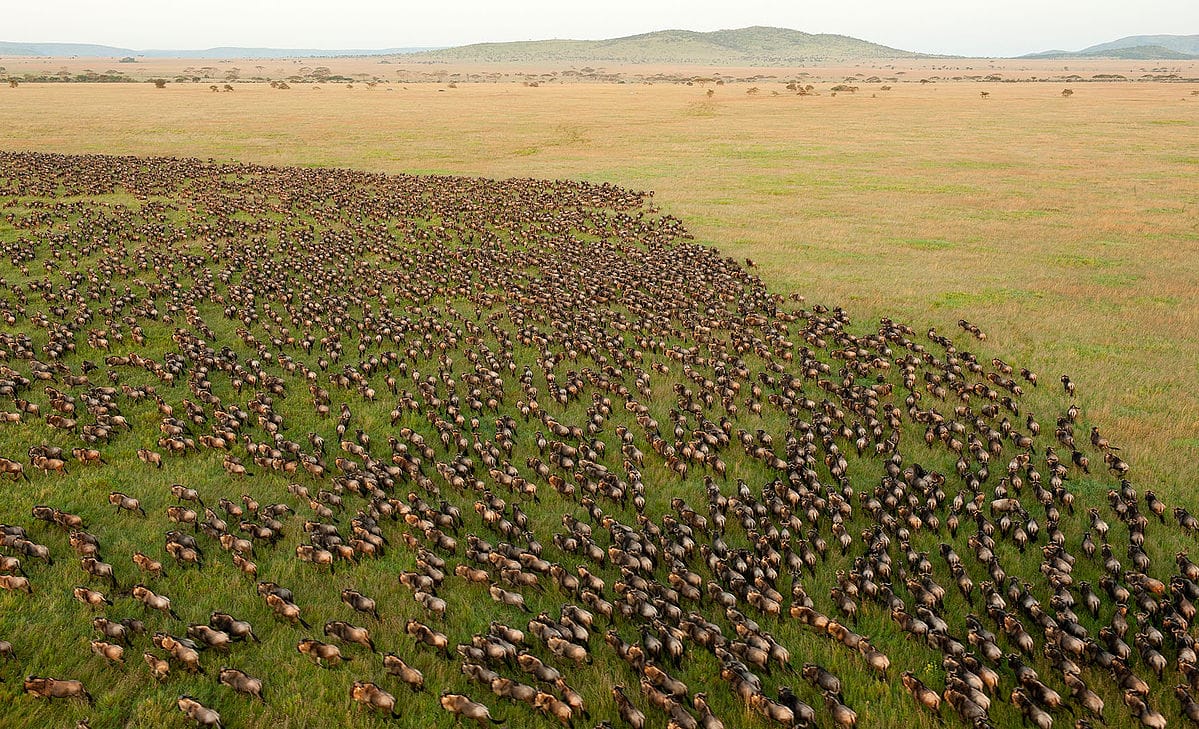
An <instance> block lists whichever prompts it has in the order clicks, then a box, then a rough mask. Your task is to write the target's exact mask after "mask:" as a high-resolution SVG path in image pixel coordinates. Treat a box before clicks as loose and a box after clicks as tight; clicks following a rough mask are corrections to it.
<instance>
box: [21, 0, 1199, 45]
mask: <svg viewBox="0 0 1199 729" xmlns="http://www.w3.org/2000/svg"><path fill="white" fill-rule="evenodd" d="M747 25H774V26H781V27H786V28H794V29H797V30H803V31H806V32H809V33H840V34H843V35H852V36H855V37H858V38H863V39H865V40H869V41H873V42H876V43H883V44H885V45H889V46H894V47H897V48H902V49H905V50H912V51H923V52H928V53H949V54H960V55H983V56H1007V55H1018V54H1023V53H1029V52H1033V51H1041V50H1047V49H1051V48H1061V49H1066V50H1078V49H1080V48H1083V47H1086V46H1088V45H1093V44H1095V43H1101V42H1104V41H1108V40H1113V39H1115V38H1119V37H1121V36H1125V35H1141V34H1157V33H1169V34H1192V33H1199V0H986V1H983V0H807V1H806V2H802V1H801V2H796V1H795V0H790V1H787V0H774V1H769V2H768V1H767V0H726V1H724V2H715V1H713V0H690V1H689V2H682V1H680V0H590V1H589V2H577V1H572V0H516V1H511V2H503V1H502V0H432V1H430V2H419V3H414V2H405V1H404V0H287V1H286V2H285V1H284V0H202V1H201V2H188V3H183V2H179V1H178V0H108V1H107V2H104V1H103V0H33V2H22V3H20V9H19V10H15V11H9V12H8V13H6V14H5V22H4V27H3V28H2V29H0V40H8V41H58V42H80V43H102V44H106V45H115V46H122V47H127V48H136V49H147V48H208V47H213V46H255V47H274V48H282V47H288V48H385V47H406V46H449V45H462V44H466V43H477V42H483V41H508V40H535V39H543V38H581V39H594V38H611V37H616V36H622V35H632V34H635V33H645V32H649V31H653V30H662V29H665V28H684V29H688V30H717V29H721V28H740V27H744V26H747Z"/></svg>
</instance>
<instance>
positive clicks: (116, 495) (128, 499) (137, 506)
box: [108, 491, 146, 516]
mask: <svg viewBox="0 0 1199 729" xmlns="http://www.w3.org/2000/svg"><path fill="white" fill-rule="evenodd" d="M108 503H110V504H112V505H113V506H115V507H117V511H118V512H119V511H121V510H122V509H124V510H125V511H136V512H138V513H139V514H141V515H142V516H145V515H146V510H145V509H143V508H142V502H141V501H138V500H137V499H135V498H133V497H132V496H126V495H125V494H123V493H121V492H120V491H113V492H112V493H110V494H109V495H108Z"/></svg>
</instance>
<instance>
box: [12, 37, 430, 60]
mask: <svg viewBox="0 0 1199 729" xmlns="http://www.w3.org/2000/svg"><path fill="white" fill-rule="evenodd" d="M427 50H430V48H429V47H427V46H426V47H422V48H383V49H345V50H327V49H325V50H322V49H319V48H237V47H221V48H204V49H200V50H169V49H168V50H162V49H157V50H156V49H151V50H140V51H139V50H135V49H133V48H118V47H116V46H102V45H94V44H91V43H11V42H7V41H0V56H41V57H53V58H69V57H71V56H85V57H89V58H91V57H96V58H105V57H108V56H113V57H121V58H124V57H126V56H132V57H134V58H213V59H221V58H320V57H325V58H331V57H334V56H390V55H398V54H402V53H415V52H417V51H427Z"/></svg>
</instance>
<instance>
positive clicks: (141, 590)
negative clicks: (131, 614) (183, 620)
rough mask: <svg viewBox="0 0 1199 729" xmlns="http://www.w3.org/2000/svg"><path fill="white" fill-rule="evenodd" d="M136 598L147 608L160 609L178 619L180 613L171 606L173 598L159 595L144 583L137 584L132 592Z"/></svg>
mask: <svg viewBox="0 0 1199 729" xmlns="http://www.w3.org/2000/svg"><path fill="white" fill-rule="evenodd" d="M130 594H131V595H132V597H133V599H134V600H137V601H138V602H140V603H141V604H142V605H143V606H144V607H145V608H146V609H147V610H158V611H159V612H163V613H166V614H167V615H170V616H171V617H172V618H174V619H176V620H178V619H179V615H178V614H176V613H175V609H174V608H172V607H171V598H169V597H166V596H165V595H159V594H157V593H155V592H154V591H153V590H151V589H150V588H148V587H146V586H145V585H143V584H140V583H139V584H136V585H134V586H133V590H132V591H131V592H130Z"/></svg>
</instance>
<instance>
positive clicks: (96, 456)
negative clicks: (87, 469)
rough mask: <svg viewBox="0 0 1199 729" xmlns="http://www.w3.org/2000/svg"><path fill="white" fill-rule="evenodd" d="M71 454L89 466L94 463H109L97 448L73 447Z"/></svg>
mask: <svg viewBox="0 0 1199 729" xmlns="http://www.w3.org/2000/svg"><path fill="white" fill-rule="evenodd" d="M71 455H72V456H73V457H74V458H75V460H77V461H79V462H80V463H81V464H83V465H85V466H88V465H91V464H93V463H103V464H107V462H106V461H105V460H104V458H103V457H102V456H101V454H100V451H98V450H96V449H95V448H72V449H71Z"/></svg>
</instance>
